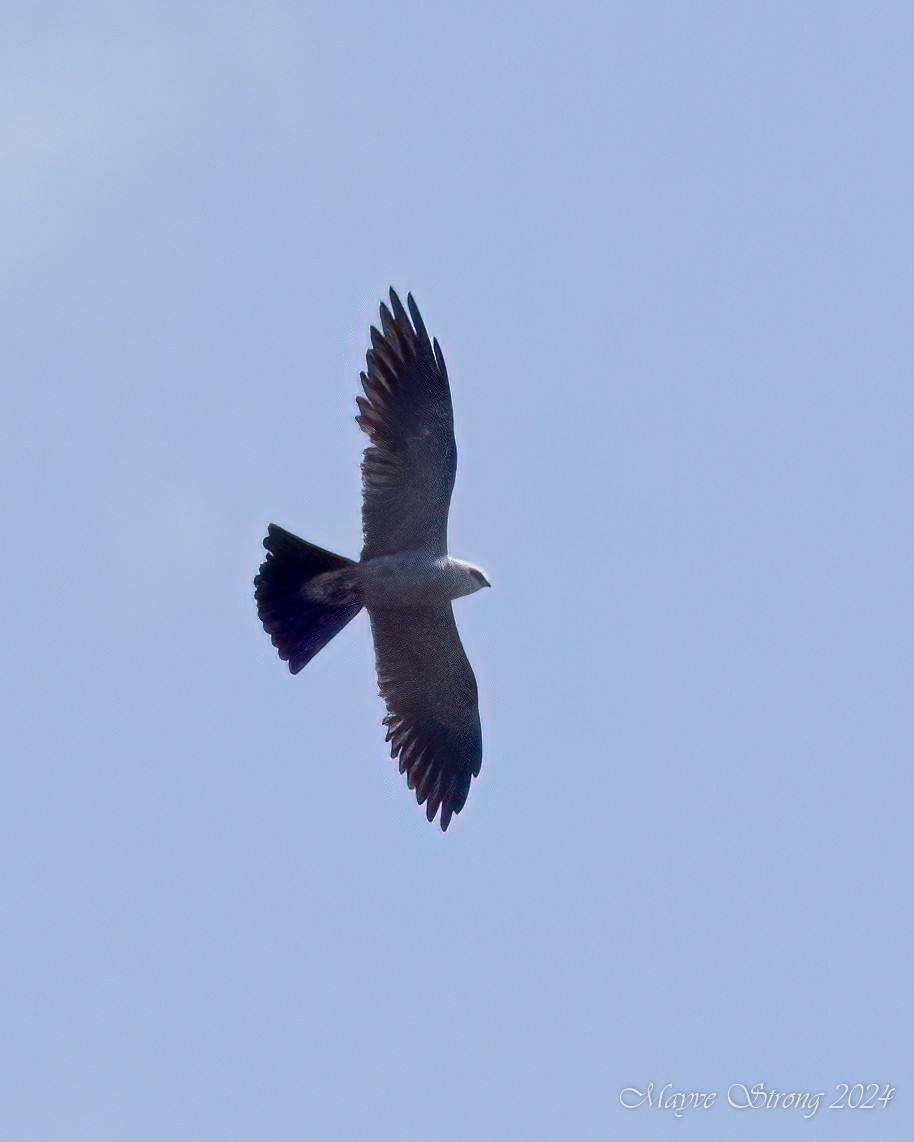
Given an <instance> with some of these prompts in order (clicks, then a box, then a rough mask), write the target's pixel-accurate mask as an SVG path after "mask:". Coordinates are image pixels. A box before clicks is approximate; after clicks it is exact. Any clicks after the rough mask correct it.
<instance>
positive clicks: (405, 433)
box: [356, 290, 457, 559]
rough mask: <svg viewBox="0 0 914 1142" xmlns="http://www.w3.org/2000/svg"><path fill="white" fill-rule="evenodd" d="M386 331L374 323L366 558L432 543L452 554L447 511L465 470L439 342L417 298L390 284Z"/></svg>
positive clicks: (365, 380)
mask: <svg viewBox="0 0 914 1142" xmlns="http://www.w3.org/2000/svg"><path fill="white" fill-rule="evenodd" d="M390 300H391V305H392V306H393V314H391V312H390V310H388V308H387V306H386V305H384V303H383V302H382V303H381V327H382V329H383V333H379V332H378V330H377V329H375V327H374V326H372V327H371V344H372V348H371V349H369V350H368V353H367V356H366V360H367V372H365V373H362V375H361V376H362V387H363V388H364V390H365V396H364V397H357V398H356V400H357V403H358V406H359V415H358V416H357V417H356V421H357V422H358V425H359V427H360V428H361V429H362V430H363V431H364V432H365V433H367V435H368V437H369V439H370V440H371V443H370V444H369V445H368V447H367V448H366V449H365V454H364V456H363V458H362V533H363V546H362V558H363V559H372V558H374V557H375V556H378V555H394V554H396V553H398V552H400V551H408V550H411V549H416V548H427V549H430V550H432V551H434V552H435V553H436V554H438V555H445V554H446V553H447V514H448V508H449V506H450V502H451V492H452V491H453V488H454V477H455V474H456V472H457V445H456V444H455V442H454V410H453V406H452V404H451V390H450V387H449V385H448V379H447V369H446V368H445V365H444V357H443V355H442V353H441V348H440V346H439V345H438V342H437V341H435V342H434V343H431V342H430V341H429V337H428V333H427V332H426V329H425V325H424V323H423V321H422V317H421V315H420V313H419V309H418V307H417V305H416V303H415V301H413V297H412V294H410V295H409V296H408V297H407V304H408V305H409V311H410V314H411V315H412V319H413V323H414V325H415V328H414V327H413V324H411V323H410V319H409V317H408V316H407V314H406V310H405V309H404V308H403V304H402V302H401V301H400V299H399V298H398V297H397V295H396V294H395V293H394V291H393V290H391V291H390Z"/></svg>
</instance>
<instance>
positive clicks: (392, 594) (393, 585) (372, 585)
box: [356, 549, 488, 609]
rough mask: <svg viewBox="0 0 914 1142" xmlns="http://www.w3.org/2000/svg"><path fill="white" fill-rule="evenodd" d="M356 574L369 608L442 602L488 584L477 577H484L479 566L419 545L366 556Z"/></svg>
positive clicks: (449, 600)
mask: <svg viewBox="0 0 914 1142" xmlns="http://www.w3.org/2000/svg"><path fill="white" fill-rule="evenodd" d="M356 575H357V579H358V583H359V587H360V589H361V592H362V598H363V599H364V601H365V606H366V607H368V608H369V609H370V608H371V607H428V606H435V605H439V606H443V605H444V604H446V603H450V602H452V601H453V600H454V599H460V598H462V597H463V596H464V595H472V594H473V593H474V592H475V591H478V590H479V588H480V587H487V586H488V581H485V582H482V581H480V578H479V577H480V576H482V577H483V579H484V578H485V577H484V575H483V572H482V571H480V570H479V568H478V567H473V566H471V565H470V564H469V563H465V562H464V561H463V560H462V559H452V558H451V557H450V556H449V555H437V554H436V553H435V552H434V551H428V550H425V551H423V550H421V549H420V550H418V551H403V552H400V554H399V555H379V556H377V557H376V558H375V559H365V560H363V561H362V562H361V563H359V564H358V565H357V571H356Z"/></svg>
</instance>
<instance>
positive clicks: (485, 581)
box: [450, 559, 492, 598]
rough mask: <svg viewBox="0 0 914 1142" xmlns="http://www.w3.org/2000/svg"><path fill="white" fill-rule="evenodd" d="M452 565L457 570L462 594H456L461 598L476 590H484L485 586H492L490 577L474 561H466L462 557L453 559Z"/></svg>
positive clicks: (458, 585)
mask: <svg viewBox="0 0 914 1142" xmlns="http://www.w3.org/2000/svg"><path fill="white" fill-rule="evenodd" d="M450 563H451V566H452V567H453V568H454V569H455V571H456V572H457V587H458V589H459V591H460V594H459V595H458V596H456V597H457V598H460V597H461V596H463V595H472V594H474V593H475V592H476V591H480V590H482V588H483V587H491V586H492V584H491V583H490V582H489V577H488V575H486V573H485V571H483V570H482V568H481V567H474V566H473V564H472V563H466V562H464V560H462V559H451V560H450Z"/></svg>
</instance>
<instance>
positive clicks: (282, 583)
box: [254, 523, 362, 674]
mask: <svg viewBox="0 0 914 1142" xmlns="http://www.w3.org/2000/svg"><path fill="white" fill-rule="evenodd" d="M263 545H264V547H265V548H266V550H267V557H266V559H265V560H264V561H263V563H261V565H260V571H259V573H258V575H257V576H256V578H255V579H254V596H255V598H256V600H257V615H258V618H259V619H260V621H261V622H262V623H263V629H264V630H265V631H266V632H267V634H268V635H269V636H270V638H271V640H272V642H273V645H274V646H275V647H276V649H277V650H278V651H279V657H280V658H281V659H282V660H283V661H284V662H288V664H289V669H290V670H291V672H292V673H293V674H297V673H298V672H299V670H301V669H302V668H303V667H305V666H307V664H308V663H309V662H310V661H311V659H312V658H313V657H314V656H315V654H317V652H318V651H319V650H321V649H323V647H325V646H326V645H327V643H328V642H329V641H330V640H331V639H332V638H333V636H334V635H336V634H339V632H340V631H341V630H342V629H343V627H344V626H345V625H346V624H347V623H348V622H349V621H350V620H351V619H354V618H355V616H356V615H357V614H358V613H359V611H360V610H361V609H362V599H361V595H360V592H359V589H358V583H357V581H356V578H355V575H353V574H352V568H353V567H355V563H354V562H353V561H352V560H351V559H346V558H345V556H343V555H334V554H333V552H332V551H325V550H324V549H323V548H322V547H316V546H315V545H314V544H313V543H308V542H306V541H305V540H304V539H299V537H298V536H297V535H293V534H292V533H291V532H290V531H286V530H285V528H282V527H277V525H276V524H275V523H271V524H270V526H269V527H268V528H267V535H266V538H265V539H264V541H263Z"/></svg>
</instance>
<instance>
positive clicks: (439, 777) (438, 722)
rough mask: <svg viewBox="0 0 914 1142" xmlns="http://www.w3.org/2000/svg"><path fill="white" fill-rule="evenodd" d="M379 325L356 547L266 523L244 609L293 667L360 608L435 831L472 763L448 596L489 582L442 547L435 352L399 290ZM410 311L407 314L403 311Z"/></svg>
mask: <svg viewBox="0 0 914 1142" xmlns="http://www.w3.org/2000/svg"><path fill="white" fill-rule="evenodd" d="M390 298H391V305H392V310H393V312H392V313H391V311H390V310H389V309H388V308H387V306H385V305H383V304H382V305H381V325H382V330H383V332H379V331H378V330H377V329H375V328H374V327H372V329H371V343H372V347H371V349H369V350H368V353H367V371H366V372H365V373H362V387H363V389H364V390H365V396H364V397H359V398H357V399H358V405H359V416H358V417H357V418H356V419H357V421H358V423H359V426H360V427H361V428H362V429H363V430H364V431H365V432H366V433H367V434H368V436H369V438H370V444H369V446H368V447H367V448H366V449H365V454H364V457H363V460H362V530H363V544H362V557H361V559H360V561H359V562H357V563H356V562H354V561H353V560H351V559H346V558H345V557H343V556H341V555H334V554H333V553H332V552H329V551H325V550H323V549H322V548H320V547H315V546H314V545H313V544H310V543H307V542H306V541H305V540H303V539H299V538H298V537H297V536H295V535H292V533H291V532H288V531H285V529H283V528H281V527H277V526H276V525H275V524H270V527H269V530H268V533H267V537H266V539H265V540H264V547H265V548H266V549H267V552H268V554H267V558H266V560H265V561H264V562H263V564H262V565H261V567H260V572H259V574H258V575H257V577H256V579H255V580H254V584H255V588H256V598H257V613H258V615H259V617H260V619H261V621H262V623H263V626H264V629H265V630H266V631H267V633H268V634H269V635H270V636H271V638H272V640H273V644H274V646H276V648H277V649H278V650H279V654H280V657H281V658H283V659H285V660H286V661H287V662H288V663H289V669H290V670H291V671H292V673H293V674H297V673H298V671H299V670H301V669H302V668H303V667H304V666H305V665H306V664H307V663H308V662H309V661H310V660H311V659H312V658H313V657H314V655H315V654H317V652H318V651H319V650H320V649H321V648H322V647H324V646H326V644H327V643H328V642H329V641H330V639H332V638H333V637H334V635H336V634H337V633H338V632H339V631H340V630H342V628H343V627H344V626H345V625H346V624H347V623H348V622H349V621H350V620H351V619H352V618H354V617H355V615H356V614H358V612H359V611H360V610H361V609H362V607H365V608H366V609H367V610H368V614H369V618H370V620H371V630H372V635H373V637H374V644H375V660H376V666H377V674H378V686H379V688H380V691H381V695H382V697H383V698H384V700H385V702H386V704H387V711H388V712H387V717H385V719H384V724H385V725H386V726H387V727H388V729H387V740H388V741H390V742H391V756H393V757H399V759H400V772H401V773H403V772H405V773H406V774H407V782H408V784H409V787H410V788H411V789H415V791H416V796H417V799H418V801H419V803H420V805H421V804H423V803H426V802H427V808H426V815H427V816H428V819H429V820H430V821H431V820H432V819H433V818H434V816H435V814H436V813H437V811H438V809H439V807H440V809H441V828H442V829H446V828H447V826H448V824H449V822H450V820H451V817H452V815H453V814H455V813H459V812H460V810H461V809H462V808H463V806H464V804H465V802H466V798H467V794H468V793H469V789H470V782H471V780H472V778H473V777H476V776H478V775H479V770H480V766H481V764H482V730H481V728H480V722H479V708H478V699H477V689H476V679H475V677H474V676H473V671H472V669H471V668H470V664H469V662H468V661H467V657H466V654H465V653H464V650H463V646H462V645H461V642H460V636H459V634H458V633H457V627H456V624H455V622H454V614H453V610H452V608H451V602H452V601H453V600H454V599H458V598H461V597H462V596H464V595H470V594H473V593H474V592H475V591H478V590H479V589H480V588H481V587H488V586H489V581H488V579H487V578H486V576H485V573H484V572H483V571H481V570H480V569H479V568H478V567H474V566H473V565H472V564H470V563H466V562H464V561H463V560H460V559H454V558H452V557H451V556H449V555H448V551H447V516H448V508H449V505H450V499H451V492H452V490H453V487H454V476H455V473H456V469H457V447H456V444H455V441H454V426H453V409H452V406H451V393H450V387H449V384H448V377H447V369H446V368H445V364H444V357H443V355H442V353H441V349H440V347H439V345H438V342H437V341H434V342H432V341H430V339H429V336H428V333H427V332H426V330H425V325H424V324H423V321H422V318H421V316H420V314H419V310H418V308H417V306H416V304H415V302H414V301H413V299H412V297H411V296H410V297H409V298H408V299H407V300H408V305H409V316H408V315H407V313H406V310H405V309H404V307H403V305H402V303H401V302H400V299H399V298H398V297H397V295H396V294H395V293H394V291H393V290H391V291H390ZM410 316H411V318H412V320H410Z"/></svg>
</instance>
